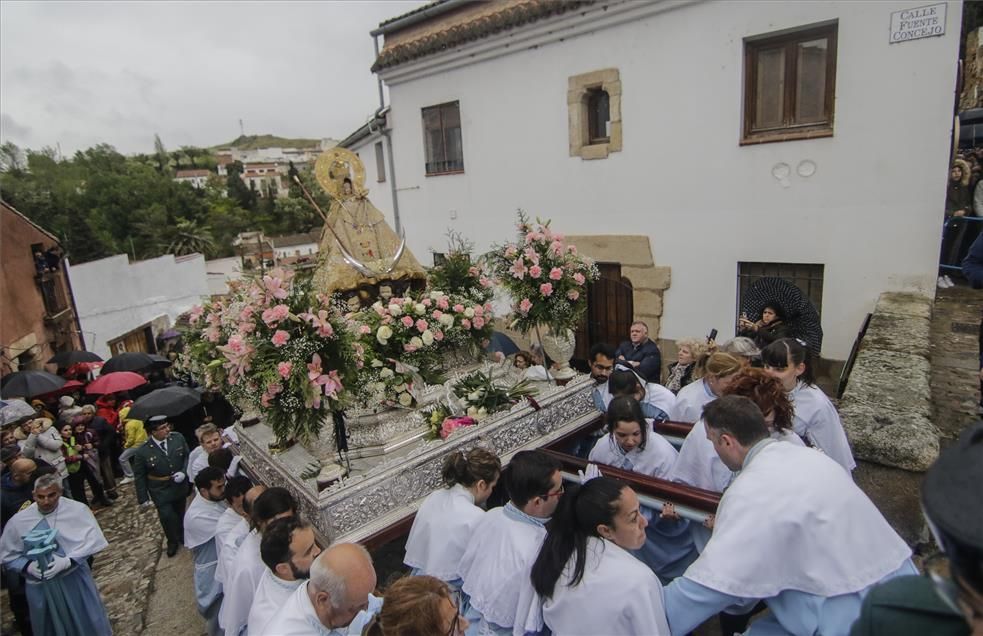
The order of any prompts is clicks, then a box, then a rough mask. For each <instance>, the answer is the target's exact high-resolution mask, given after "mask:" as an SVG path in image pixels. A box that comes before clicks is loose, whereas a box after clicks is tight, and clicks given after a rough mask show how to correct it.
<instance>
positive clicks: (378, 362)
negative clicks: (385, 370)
mask: <svg viewBox="0 0 983 636" xmlns="http://www.w3.org/2000/svg"><path fill="white" fill-rule="evenodd" d="M371 364H372V367H373V368H376V369H378V368H379V367H381V366H382V360H373V361H372V363H371Z"/></svg>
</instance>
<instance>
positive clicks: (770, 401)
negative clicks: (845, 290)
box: [0, 312, 983, 636]
mask: <svg viewBox="0 0 983 636" xmlns="http://www.w3.org/2000/svg"><path fill="white" fill-rule="evenodd" d="M773 314H774V315H773V316H772V317H771V318H770V319H769V320H764V321H763V322H759V323H750V322H748V324H747V325H745V327H746V329H747V331H746V333H747V336H746V337H738V338H735V339H733V340H731V341H728V342H726V343H724V344H722V345H719V346H718V345H717V344H716V343H714V342H712V341H710V342H708V341H707V340H706V339H697V338H694V339H685V340H681V341H679V343H678V345H679V346H678V349H679V351H678V355H677V360H676V362H674V363H673V364H671V365H669V367H668V372H667V378H666V381H665V384H661V383H660V381H661V372H662V364H661V352H660V351H659V350H658V347H657V346H655V343H654V342H653V341H651V340H650V339H649V338H648V334H647V327H645V325H644V323H636V324H634V325H632V331H631V334H630V337H629V340H627V341H625V342H624V343H622V344H621V345H620V346H617V347H615V346H613V345H607V344H596V345H594V346H593V347H592V348H591V350H590V354H589V361H588V362H589V366H590V375H591V378H592V379H593V380H594V385H593V388H592V390H591V396H592V399H593V402H594V404H595V406H596V408H597V409H598V411H600V412H601V413H603V414H604V415H603V422H604V426H603V428H600V429H598V430H597V431H595V432H593V433H591V434H588V435H585V436H583V437H582V438H581V439H580V440H578V441H577V442H575V443H574V445H573V447H571V448H570V449H569V450H570V452H571V453H572V454H576V455H579V456H581V457H584V458H586V459H587V460H588V462H589V464H588V466H587V469H586V470H585V471H583V472H582V473H581V475H580V477H579V479H576V480H570V477H569V475H568V476H567V478H566V479H565V477H564V474H563V473H562V472H561V465H560V464H559V463H558V461H557V460H556V459H555V458H554V457H553V456H551V455H550V454H547V453H544V452H541V451H522V452H519V453H516V454H515V455H514V456H513V457H512V458H511V459H510V461H509V462H508V464H507V465H505V466H503V463H502V461H501V459H500V458H499V457H498V456H497V455H496V454H495V453H494V452H493V451H491V450H489V449H487V448H484V447H482V446H480V445H479V446H477V447H473V448H471V449H469V450H466V451H455V452H452V453H450V454H448V455H447V456H446V457H445V458H444V464H443V469H442V473H441V477H442V482H443V487H441V488H439V489H438V490H436V491H435V492H433V493H432V494H431V495H429V496H428V497H427V498H426V499H425V500H424V501H423V502H422V505H421V506H420V508H419V510H418V512H417V514H416V516H415V518H414V521H413V525H412V528H411V530H410V533H409V536H408V538H407V541H406V546H405V555H404V559H403V561H404V564H405V566H406V567H407V568H408V570H409V572H408V573H407V574H406V575H404V576H402V577H401V578H399V579H398V580H396V581H394V582H390V583H389V584H388V585H387V586H386V588H385V589H384V590H383V593H382V594H380V593H379V589H378V583H379V582H378V580H377V575H376V571H375V568H374V566H373V563H372V557H371V555H370V554H369V553H368V552H367V551H366V550H365V549H364V548H363V547H362V546H359V545H357V544H351V543H333V544H330V545H327V546H322V545H320V544H319V543H318V541H317V536H316V534H315V531H314V528H313V527H312V525H311V523H310V521H309V520H306V519H304V518H303V516H302V515H301V514H300V510H299V508H300V506H299V505H298V502H297V501H296V499H295V498H294V496H293V495H292V494H291V492H290V491H289V490H287V489H285V488H280V487H266V486H264V485H261V484H254V483H253V482H252V481H251V480H250V478H249V477H248V476H246V475H244V474H240V473H239V470H238V456H237V454H236V453H235V452H234V449H235V447H236V441H237V440H236V439H235V437H234V430H233V429H225V430H223V428H222V427H220V426H216V425H215V424H213V423H204V424H202V425H200V426H199V427H198V428H197V429H196V430H195V433H194V436H193V439H190V440H189V439H186V438H185V436H184V435H182V434H180V433H177V432H173V431H171V426H170V425H171V422H170V421H169V420H168V418H167V417H166V416H163V415H159V416H154V417H149V418H147V420H146V421H145V422H139V425H140V432H141V433H142V435H140V434H138V431H136V425H135V424H133V423H132V422H133V420H130V419H128V417H127V415H128V410H127V409H128V408H129V405H127V404H126V403H123V402H121V403H119V404H113V403H110V402H108V401H105V400H104V401H103V404H102V405H101V406H98V407H97V406H95V405H93V407H94V408H86V407H84V406H83V407H79V406H76V405H75V404H74V403H72V402H71V401H70V400H64V401H63V402H61V403H59V404H45V403H39V404H36V405H35V409H36V412H35V416H36V417H30V418H27V419H26V420H25V421H24V422H23V423H22V425H21V426H19V427H18V428H17V429H16V430H17V431H19V433H16V434H15V435H13V436H11V437H10V438H9V439H8V438H6V437H5V439H4V467H5V470H6V472H5V474H4V476H3V481H2V482H0V483H2V487H3V511H4V523H5V527H4V531H3V535H2V537H0V561H2V563H3V565H4V569H5V575H6V577H7V582H8V585H10V583H11V582H13V583H15V584H17V585H19V589H20V590H21V591H22V595H21V597H19V601H18V602H19V603H20V610H18V609H17V608H14V611H15V614H16V613H17V612H18V611H20V612H21V616H20V617H18V624H19V625H22V621H23V623H27V622H28V621H29V623H30V624H32V625H33V627H34V633H38V634H42V633H43V634H48V633H52V634H54V633H80V634H103V633H109V621H108V618H107V617H106V612H105V608H104V607H103V605H102V602H101V600H100V599H99V595H98V590H97V589H96V587H95V583H94V581H93V579H92V574H91V563H92V558H93V556H94V555H96V554H97V553H98V552H99V551H101V550H102V549H104V548H105V547H106V542H105V539H104V537H103V535H102V532H101V530H100V529H99V526H98V523H97V522H96V520H95V517H94V516H93V515H92V513H91V512H90V511H89V508H88V504H87V499H86V497H85V486H86V485H88V486H89V489H90V490H91V491H92V494H93V497H94V499H93V502H92V505H94V506H100V505H111V501H110V500H111V497H112V495H111V494H110V493H115V491H116V489H117V488H118V487H119V486H120V485H123V484H124V483H129V480H130V479H132V481H133V483H134V486H135V488H136V494H137V501H138V503H139V504H140V505H142V506H147V507H150V506H153V507H155V508H156V509H157V512H158V516H159V518H160V522H161V525H162V527H163V530H164V534H165V536H166V538H167V546H168V548H167V554H168V555H169V556H172V555H173V554H175V553H176V552H177V550H178V549H179V548H180V546H184V547H185V548H187V549H188V550H190V551H191V554H192V558H193V561H194V574H193V586H194V593H195V599H196V604H197V608H198V611H199V613H200V614H201V616H202V617H203V619H204V620H205V623H206V625H207V631H208V633H209V634H210V635H217V634H223V635H224V636H240V635H241V634H247V633H248V634H257V635H260V634H271V635H277V636H292V635H297V636H299V635H307V634H310V635H322V636H323V635H324V634H328V635H331V636H340V635H342V634H369V635H374V636H416V635H434V634H435V635H439V634H448V635H456V636H463V635H464V634H480V635H488V634H513V635H517V636H529V635H539V634H556V635H564V634H571V635H575V634H590V635H600V634H604V635H612V636H615V635H619V634H624V635H629V634H638V635H649V634H653V635H662V634H666V635H668V634H688V633H691V632H692V631H693V630H694V629H696V628H697V627H699V626H700V625H701V624H703V623H704V622H706V621H707V620H710V619H713V618H714V617H716V620H717V621H719V624H720V626H721V632H722V633H724V634H735V633H750V634H778V633H782V634H849V633H853V634H858V635H859V634H875V633H900V632H898V631H897V630H898V629H899V627H898V625H908V624H917V625H919V626H920V629H922V631H921V632H919V633H940V634H943V633H944V634H970V633H972V634H980V633H983V631H981V630H983V622H981V621H983V619H981V616H983V568H981V564H983V560H981V558H980V557H981V555H983V538H981V537H983V504H981V501H980V498H979V495H978V484H979V483H983V473H981V472H980V471H981V470H983V461H981V460H983V428H977V429H974V430H971V431H968V432H967V434H966V435H965V436H964V438H963V439H962V440H961V441H960V442H959V444H957V445H955V446H954V447H952V448H951V449H949V450H947V451H946V452H945V453H944V454H943V456H942V458H941V459H940V461H939V462H938V465H937V466H936V467H934V468H933V469H932V470H931V471H930V472H929V474H928V477H927V479H926V484H925V487H924V489H923V495H922V497H923V505H924V510H925V514H926V515H927V516H928V518H929V522H930V525H931V527H932V530H933V532H934V534H935V536H936V540H937V542H938V544H939V545H940V546H941V547H942V549H943V550H945V551H946V553H947V554H948V556H949V557H950V559H951V566H950V574H949V575H948V576H946V577H941V576H939V577H937V579H936V581H935V582H930V581H929V579H927V578H925V577H923V576H919V575H918V570H917V569H916V568H915V566H914V563H913V561H912V552H911V550H910V549H909V547H908V545H907V544H906V543H905V542H904V541H903V540H902V539H901V538H900V537H899V536H898V535H897V533H896V532H895V531H894V530H893V529H892V528H891V526H890V525H889V524H888V523H887V521H886V520H885V519H884V518H883V516H881V514H880V513H879V511H878V510H877V508H876V507H875V506H874V505H873V503H872V502H871V501H870V500H869V499H868V498H867V497H866V495H864V493H863V492H862V491H861V490H860V489H859V488H858V487H857V486H856V485H855V484H854V482H853V479H852V474H851V471H852V470H853V469H854V467H855V465H856V464H855V461H854V459H853V456H852V454H851V451H850V447H849V444H848V443H847V440H846V435H845V433H844V430H843V426H842V424H841V422H840V420H839V416H838V414H837V411H836V409H835V407H834V406H833V405H832V403H831V402H830V400H829V399H828V398H826V396H825V394H824V393H823V392H822V391H821V390H820V389H819V388H818V387H817V386H816V384H815V380H814V378H813V369H812V361H811V358H810V352H809V349H808V348H807V347H806V346H805V345H804V344H803V343H802V342H800V341H797V340H794V339H790V338H780V337H771V336H773V335H775V333H776V331H777V330H776V329H774V328H769V325H770V323H771V322H772V321H774V320H779V321H780V320H781V314H780V313H779V312H773ZM755 325H756V326H757V329H755V328H753V326H755ZM771 326H772V327H774V325H771ZM761 332H770V333H769V335H768V336H765V337H764V338H762V339H758V338H755V337H754V336H756V335H757V334H759V333H761ZM761 345H763V346H761ZM538 356H541V353H540V352H529V353H527V352H519V353H518V354H516V356H515V360H514V362H515V367H516V368H517V369H518V370H519V371H521V372H525V371H527V370H528V369H532V368H534V367H536V366H540V367H541V368H545V366H544V365H547V364H548V362H547V361H546V360H545V358H543V357H538ZM653 358H654V359H655V361H654V362H653V361H652V360H653ZM537 363H538V364H537ZM547 377H548V376H547ZM50 409H54V410H53V411H52V410H50ZM108 409H113V410H114V413H115V415H116V417H115V418H113V417H112V416H110V417H109V418H107V417H106V416H105V415H104V414H103V413H104V412H106V413H107V414H108ZM98 420H101V422H100V421H98ZM666 421H672V422H691V423H692V428H691V430H690V432H689V433H688V434H687V435H686V437H685V439H684V440H683V441H682V444H681V445H680V446H679V448H677V447H676V446H674V445H673V444H672V443H671V442H670V441H669V440H668V439H667V438H666V437H664V436H663V432H662V426H663V424H662V423H663V422H666ZM55 422H57V423H58V424H55ZM93 422H95V423H93ZM59 424H63V426H62V428H61V429H58V428H57V425H59ZM103 424H104V425H103ZM49 431H51V432H49ZM110 435H114V436H115V438H117V439H129V438H130V437H132V438H133V440H132V444H131V443H130V442H129V441H128V442H127V444H126V445H127V451H132V452H123V453H119V454H118V457H117V458H116V460H115V461H117V462H118V460H119V458H120V457H121V458H122V462H118V465H117V466H115V467H114V466H113V464H112V461H110V462H104V461H103V459H102V457H101V456H100V455H99V453H100V452H103V449H104V448H105V449H106V450H105V452H106V455H105V457H107V458H112V457H113V451H112V450H111V449H110V447H109V446H106V445H105V444H106V442H105V441H104V440H105V438H106V437H107V436H110ZM42 440H43V441H42ZM56 443H57V444H58V445H57V446H56ZM56 451H57V452H56ZM87 452H89V453H92V456H91V458H89V459H87V458H86V457H85V454H86V453H87ZM72 465H75V466H76V468H75V469H74V470H70V469H69V467H70V466H72ZM83 466H85V468H83ZM117 467H118V468H119V469H120V470H121V471H123V470H126V472H125V473H123V474H125V475H126V478H125V479H124V481H123V482H120V484H117V482H116V475H115V473H114V468H117ZM599 467H600V468H599ZM604 467H614V468H617V469H620V470H622V471H628V472H629V473H637V474H639V475H643V476H646V477H651V478H656V479H660V480H664V481H667V482H675V483H678V484H683V485H686V486H689V487H694V488H699V489H702V490H704V491H710V492H714V493H718V494H719V496H720V503H719V506H718V507H717V511H716V513H715V514H711V515H708V516H706V518H705V519H703V520H702V521H699V520H694V518H693V516H692V515H691V514H687V515H683V514H680V512H679V511H677V509H676V507H675V506H674V505H673V504H672V503H671V502H664V503H660V502H659V501H654V500H652V499H648V498H645V497H642V498H640V497H639V493H638V492H636V490H635V489H634V488H633V487H632V486H631V485H630V484H629V483H625V482H623V481H619V480H617V479H614V478H612V477H610V476H604V475H603V473H604V472H606V469H605V468H604ZM73 475H81V476H79V477H72V476H73ZM130 475H132V477H130ZM67 493H71V494H72V498H71V499H69V498H68V497H67V496H63V494H67ZM76 494H78V496H76ZM189 495H190V497H191V498H190V503H189ZM499 499H501V502H502V503H504V505H497V506H489V502H492V501H498V500H499ZM51 530H56V531H57V536H58V539H57V541H55V542H52V541H51V540H50V537H49V534H48V533H49V531H51ZM46 541H47V543H46ZM38 549H41V550H42V551H44V550H47V552H45V554H46V556H45V557H44V558H38V556H37V554H38V552H37V550H38ZM52 583H54V584H55V585H52ZM53 590H54V591H53ZM53 594H54V596H52V595H53ZM11 604H12V607H13V606H14V604H15V599H14V589H13V588H11ZM765 610H767V612H766V611H765ZM912 621H914V622H912ZM59 625H70V626H71V628H70V629H67V630H62V631H59V630H60V629H62V628H61V627H59ZM21 629H22V631H23V627H22V628H21ZM28 629H30V628H28ZM971 630H975V631H971ZM23 633H31V632H30V631H23Z"/></svg>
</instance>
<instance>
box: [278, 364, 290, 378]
mask: <svg viewBox="0 0 983 636" xmlns="http://www.w3.org/2000/svg"><path fill="white" fill-rule="evenodd" d="M293 368H294V363H293V362H281V363H280V364H278V365H276V371H277V373H279V374H280V377H281V378H283V379H287V377H289V376H290V372H291V371H293Z"/></svg>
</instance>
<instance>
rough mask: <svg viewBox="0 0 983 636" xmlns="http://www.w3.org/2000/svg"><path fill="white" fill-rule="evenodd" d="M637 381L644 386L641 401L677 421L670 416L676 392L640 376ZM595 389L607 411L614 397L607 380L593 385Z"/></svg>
mask: <svg viewBox="0 0 983 636" xmlns="http://www.w3.org/2000/svg"><path fill="white" fill-rule="evenodd" d="M636 375H637V374H636ZM639 382H641V383H642V386H644V387H645V395H644V397H642V399H641V402H642V403H643V404H651V405H652V406H654V407H655V408H657V409H659V410H660V411H662V412H663V413H665V414H666V415H668V416H669V419H671V420H673V421H677V420H675V418H673V417H672V412H673V409H675V408H676V394H674V393H673V392H672V391H670V390H669V389H667V388H666V387H664V386H662V385H661V384H656V383H655V382H645V381H644V380H642V379H641V378H639ZM595 389H596V390H597V394H598V395H599V396H600V398H601V401H602V402H603V403H604V412H607V410H608V405H609V404H611V400H613V399H614V396H612V395H611V390H610V389H609V388H608V384H607V382H605V383H604V384H601V385H599V386H597V387H595Z"/></svg>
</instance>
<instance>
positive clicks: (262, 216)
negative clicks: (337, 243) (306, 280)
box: [0, 136, 330, 263]
mask: <svg viewBox="0 0 983 636" xmlns="http://www.w3.org/2000/svg"><path fill="white" fill-rule="evenodd" d="M215 161H216V160H215V157H214V155H213V154H212V151H211V150H208V149H203V148H194V147H190V146H183V147H181V148H180V149H179V150H176V151H171V152H169V151H168V150H167V149H166V147H165V146H164V143H163V142H162V141H161V139H160V138H159V137H157V136H155V137H154V151H153V152H152V153H149V154H142V155H134V156H124V155H122V154H120V153H119V152H117V151H116V150H115V149H114V148H113V147H112V146H109V145H106V144H100V145H97V146H93V147H92V148H88V149H86V150H82V151H79V152H77V153H75V155H74V156H73V157H62V156H60V154H59V153H58V152H57V151H55V150H54V149H52V148H43V149H40V150H30V149H27V150H25V149H21V148H18V147H17V146H16V145H14V144H12V143H9V142H8V143H4V144H2V145H0V197H2V198H3V200H4V201H5V202H7V203H9V204H10V205H12V206H13V207H15V208H17V210H18V211H20V212H21V213H23V214H24V215H26V216H27V217H28V218H30V219H31V220H32V221H34V222H35V223H37V224H38V225H40V226H41V227H43V228H44V229H46V230H48V231H49V232H51V233H52V234H54V235H55V236H57V237H59V239H60V240H61V242H62V246H63V247H64V248H65V251H66V253H67V254H68V257H69V258H70V259H71V261H72V262H73V263H84V262H86V261H91V260H95V259H99V258H105V257H107V256H112V255H113V254H122V253H125V254H129V255H130V256H131V257H132V258H135V259H147V258H153V257H156V256H160V255H163V254H168V253H172V254H178V255H180V254H189V253H192V252H200V253H203V254H205V256H207V257H209V258H213V257H224V256H234V255H236V253H237V252H236V250H235V248H234V247H233V245H232V243H233V240H234V239H235V237H236V235H237V234H238V233H240V232H246V231H254V230H261V231H263V232H264V233H266V234H267V235H271V236H276V235H279V234H296V233H301V232H309V231H311V229H313V228H314V227H316V226H317V225H320V224H321V218H320V216H319V215H318V214H317V212H316V211H315V209H314V208H313V207H312V206H311V205H310V203H308V202H307V201H306V200H305V199H304V198H303V196H302V194H301V192H300V190H299V188H296V186H294V187H292V188H291V189H290V192H289V197H286V198H276V197H272V196H268V195H269V194H270V193H262V194H264V196H263V197H261V196H259V195H260V193H258V192H255V191H253V190H251V189H250V188H249V187H248V186H247V185H246V184H245V183H244V182H243V181H242V178H241V176H240V175H241V172H242V164H238V163H234V164H231V165H230V166H229V176H228V178H227V179H224V180H223V178H222V177H219V176H218V175H215V176H214V178H212V179H211V180H210V181H209V183H208V185H207V186H206V187H204V188H201V189H196V188H194V187H192V186H191V185H189V184H187V183H178V182H176V181H174V179H173V177H174V171H176V170H181V169H190V168H197V169H203V168H205V169H212V168H214V166H215ZM294 172H296V173H297V174H298V176H299V178H300V179H301V180H303V181H304V183H305V184H307V185H308V187H309V189H310V190H311V192H312V193H313V194H314V196H315V197H317V199H318V203H319V205H322V209H324V210H327V209H328V206H329V204H330V198H329V197H327V195H325V194H324V193H323V191H322V190H321V189H320V188H319V187H318V186H317V185H316V181H315V180H314V178H313V175H312V174H311V173H310V172H309V171H307V172H297V171H296V170H294Z"/></svg>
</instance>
